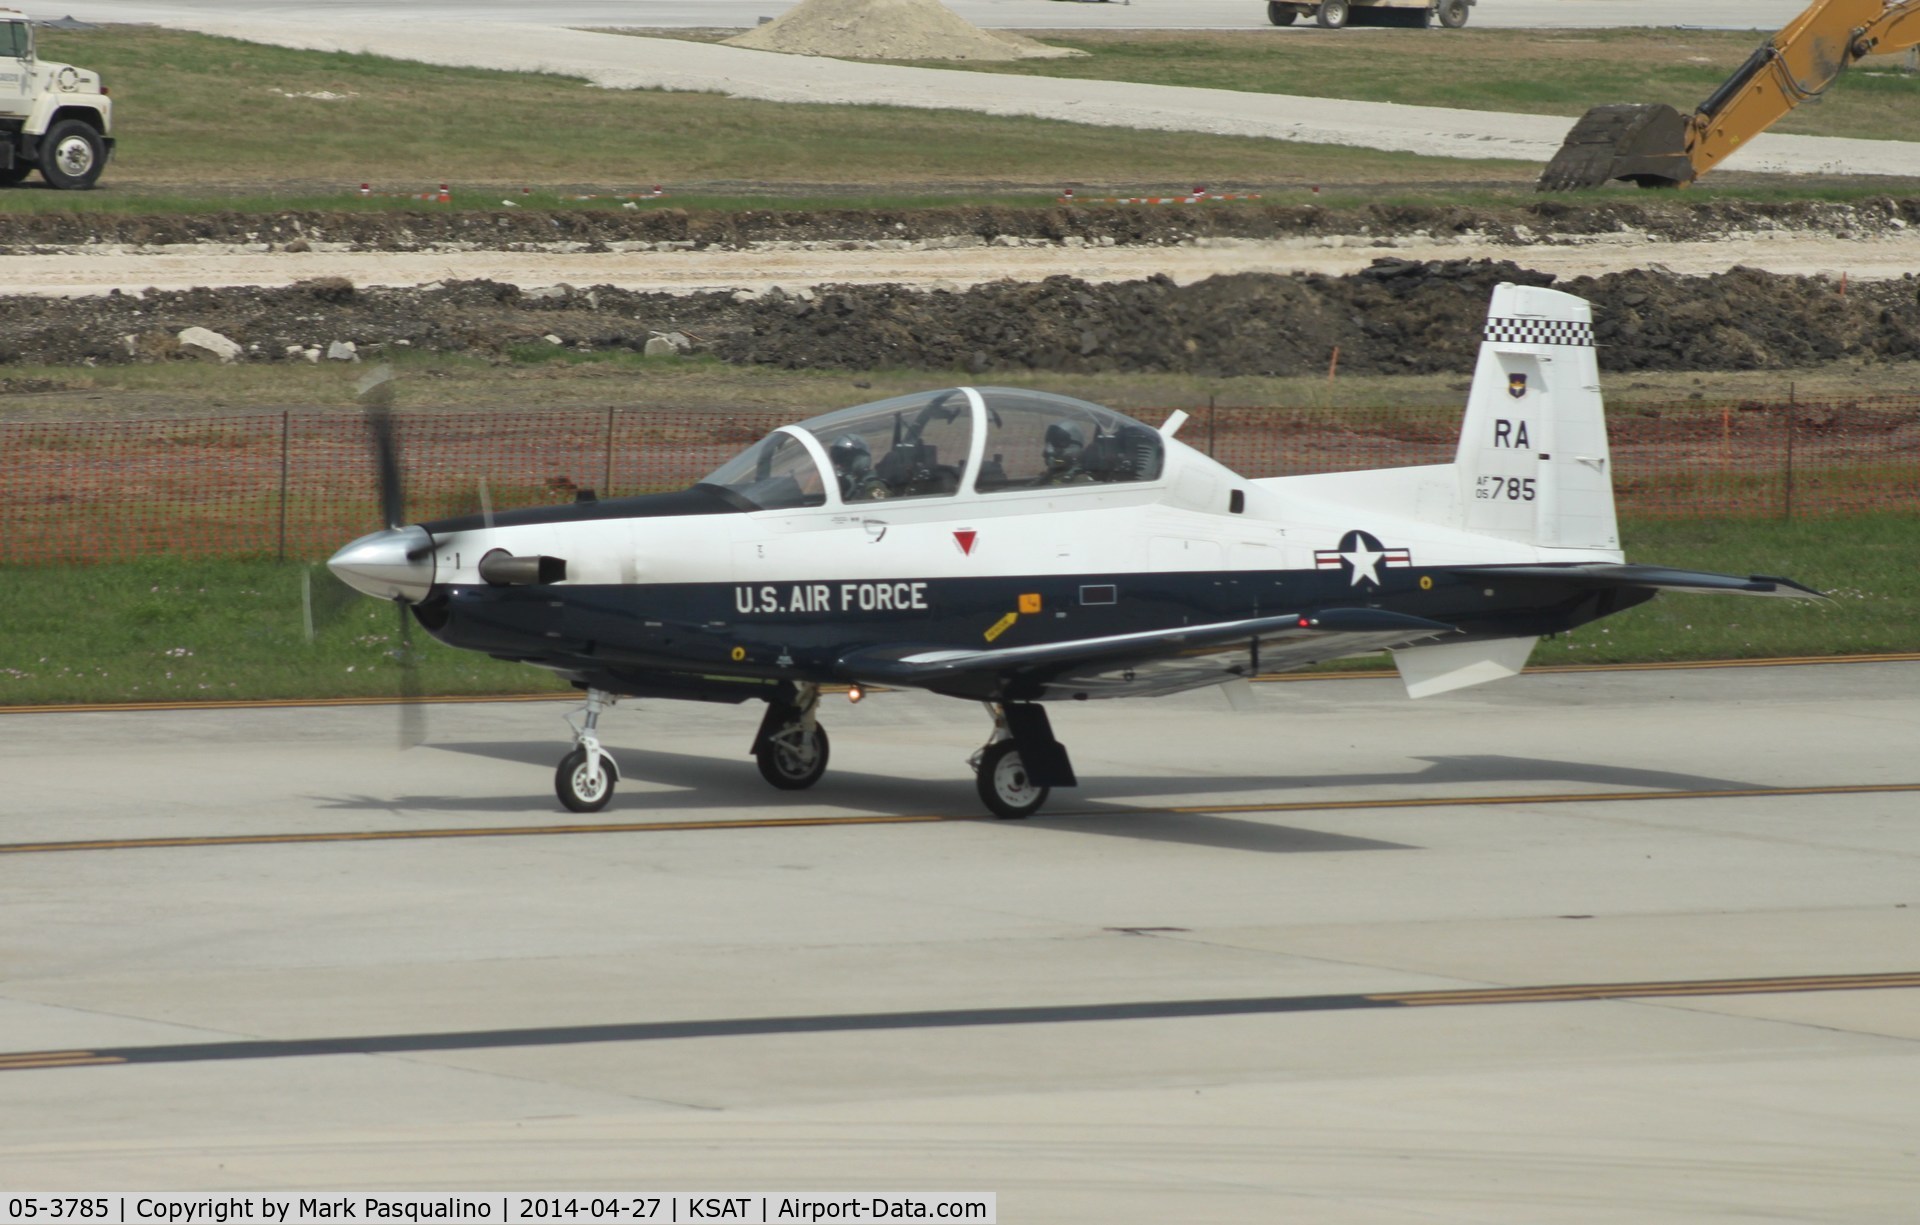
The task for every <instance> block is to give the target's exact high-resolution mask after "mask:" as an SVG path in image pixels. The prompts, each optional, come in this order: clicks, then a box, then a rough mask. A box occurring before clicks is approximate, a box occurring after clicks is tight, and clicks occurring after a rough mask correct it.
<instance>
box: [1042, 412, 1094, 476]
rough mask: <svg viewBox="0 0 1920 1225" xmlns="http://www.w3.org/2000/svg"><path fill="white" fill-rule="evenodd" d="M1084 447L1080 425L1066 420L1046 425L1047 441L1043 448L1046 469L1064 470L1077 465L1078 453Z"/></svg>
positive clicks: (1078, 460) (1084, 441) (1084, 442)
mask: <svg viewBox="0 0 1920 1225" xmlns="http://www.w3.org/2000/svg"><path fill="white" fill-rule="evenodd" d="M1085 447H1086V440H1085V439H1084V438H1083V437H1082V436H1081V433H1080V427H1079V426H1077V425H1074V424H1072V423H1071V422H1067V421H1056V422H1054V423H1053V424H1052V425H1050V426H1048V427H1047V441H1046V446H1045V448H1044V450H1045V454H1046V461H1047V471H1049V472H1064V471H1066V470H1067V469H1069V468H1073V467H1076V466H1078V464H1079V463H1080V453H1081V451H1082V450H1084V449H1085Z"/></svg>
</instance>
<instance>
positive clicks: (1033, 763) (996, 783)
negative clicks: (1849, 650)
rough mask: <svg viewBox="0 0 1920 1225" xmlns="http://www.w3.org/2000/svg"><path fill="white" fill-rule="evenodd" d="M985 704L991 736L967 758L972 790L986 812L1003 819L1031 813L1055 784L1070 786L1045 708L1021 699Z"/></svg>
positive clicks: (1072, 780)
mask: <svg viewBox="0 0 1920 1225" xmlns="http://www.w3.org/2000/svg"><path fill="white" fill-rule="evenodd" d="M985 705H986V708H987V713H988V714H989V715H991V716H993V734H992V735H991V736H988V737H987V743H986V744H985V745H984V746H982V747H981V749H980V751H979V752H977V753H975V754H974V755H973V756H972V757H970V758H968V759H967V764H968V765H970V766H972V767H973V783H974V790H976V791H978V792H979V793H980V802H981V803H982V804H985V805H986V806H987V811H988V812H991V813H992V814H993V815H994V816H996V817H998V818H1000V819H1001V820H1002V821H1017V820H1021V819H1023V818H1025V817H1030V816H1032V815H1033V814H1034V813H1036V812H1038V811H1040V806H1041V805H1042V804H1044V803H1046V802H1047V796H1048V795H1050V794H1051V793H1052V791H1053V789H1054V788H1055V787H1071V786H1073V785H1074V784H1075V782H1076V780H1075V778H1074V776H1073V766H1072V765H1071V764H1069V763H1068V761H1067V750H1066V749H1065V748H1064V747H1063V746H1062V745H1061V744H1060V742H1059V741H1057V740H1055V739H1054V738H1053V728H1052V725H1051V724H1050V723H1049V722H1048V720H1047V712H1046V710H1045V709H1044V708H1042V707H1040V706H1037V705H1034V704H1032V703H1021V702H1009V703H1007V704H1005V705H1001V704H1000V703H997V702H988V703H985Z"/></svg>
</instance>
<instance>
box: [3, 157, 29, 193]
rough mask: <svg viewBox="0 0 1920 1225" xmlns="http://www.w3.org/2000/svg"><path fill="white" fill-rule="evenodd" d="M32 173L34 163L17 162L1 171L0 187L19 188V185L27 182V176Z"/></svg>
mask: <svg viewBox="0 0 1920 1225" xmlns="http://www.w3.org/2000/svg"><path fill="white" fill-rule="evenodd" d="M32 173H33V163H32V162H19V161H16V162H15V163H14V164H13V165H11V166H8V167H7V168H6V169H5V170H0V187H14V186H17V185H18V184H21V183H24V182H26V181H27V176H28V175H30V174H32Z"/></svg>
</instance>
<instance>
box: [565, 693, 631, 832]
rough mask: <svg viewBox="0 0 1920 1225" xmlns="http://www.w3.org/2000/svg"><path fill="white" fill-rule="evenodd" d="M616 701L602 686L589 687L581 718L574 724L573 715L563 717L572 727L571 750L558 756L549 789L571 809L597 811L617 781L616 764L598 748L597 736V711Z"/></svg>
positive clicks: (610, 795) (606, 753)
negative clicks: (557, 765) (558, 765)
mask: <svg viewBox="0 0 1920 1225" xmlns="http://www.w3.org/2000/svg"><path fill="white" fill-rule="evenodd" d="M616 700H617V699H615V698H614V697H613V695H611V694H609V693H608V692H607V691H606V690H604V689H589V690H587V704H586V706H585V707H584V708H583V709H582V710H581V711H579V712H578V713H579V714H580V715H582V716H583V717H584V718H583V721H582V722H581V723H578V724H576V723H574V721H573V720H574V716H573V715H568V716H567V726H569V727H571V728H573V751H572V752H571V753H568V754H567V755H566V756H565V757H562V758H561V759H560V768H559V769H557V770H555V771H554V772H553V790H554V794H556V795H558V796H559V797H560V802H561V803H562V804H565V805H566V806H567V809H568V810H569V811H571V812H599V811H600V810H601V809H602V808H605V807H606V806H607V801H608V800H611V799H612V798H613V785H614V784H615V783H617V782H619V781H620V767H618V766H616V765H615V764H614V763H613V757H612V755H611V754H609V753H608V752H607V751H606V750H605V749H603V748H601V747H600V735H599V730H600V712H601V711H603V710H605V709H606V708H607V707H609V706H611V705H613V704H614V702H615V701H616Z"/></svg>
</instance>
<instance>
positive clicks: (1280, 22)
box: [1267, 0, 1300, 26]
mask: <svg viewBox="0 0 1920 1225" xmlns="http://www.w3.org/2000/svg"><path fill="white" fill-rule="evenodd" d="M1299 15H1300V10H1299V9H1297V8H1295V7H1293V6H1292V5H1291V4H1281V3H1280V0H1267V20H1268V21H1270V22H1272V23H1273V24H1274V25H1277V26H1290V25H1292V24H1293V21H1294V18H1296V17H1298V16H1299Z"/></svg>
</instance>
